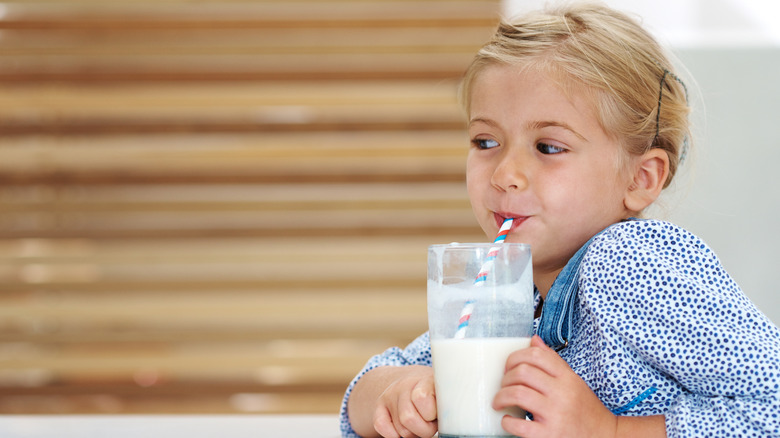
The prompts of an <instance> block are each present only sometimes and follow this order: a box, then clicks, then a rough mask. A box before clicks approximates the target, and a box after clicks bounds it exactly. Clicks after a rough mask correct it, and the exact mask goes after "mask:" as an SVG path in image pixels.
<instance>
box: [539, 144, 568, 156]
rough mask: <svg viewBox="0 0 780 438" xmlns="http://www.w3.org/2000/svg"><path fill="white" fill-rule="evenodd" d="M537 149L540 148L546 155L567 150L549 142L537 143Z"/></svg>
mask: <svg viewBox="0 0 780 438" xmlns="http://www.w3.org/2000/svg"><path fill="white" fill-rule="evenodd" d="M536 150H538V151H539V152H541V153H543V154H545V155H552V154H560V153H561V152H566V149H564V148H562V147H560V146H555V145H551V144H548V143H537V144H536Z"/></svg>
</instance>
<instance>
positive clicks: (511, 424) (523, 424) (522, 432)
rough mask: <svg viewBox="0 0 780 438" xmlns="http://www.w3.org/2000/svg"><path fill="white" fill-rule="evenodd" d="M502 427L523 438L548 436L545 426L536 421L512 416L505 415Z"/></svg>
mask: <svg viewBox="0 0 780 438" xmlns="http://www.w3.org/2000/svg"><path fill="white" fill-rule="evenodd" d="M501 427H502V428H503V429H504V430H505V431H507V432H508V433H511V434H512V435H514V436H521V437H523V438H536V437H539V438H542V437H546V436H548V434H547V432H546V431H545V428H544V425H542V424H539V423H537V422H536V421H531V420H526V419H525V418H516V417H512V416H511V415H505V416H504V418H503V419H502V420H501Z"/></svg>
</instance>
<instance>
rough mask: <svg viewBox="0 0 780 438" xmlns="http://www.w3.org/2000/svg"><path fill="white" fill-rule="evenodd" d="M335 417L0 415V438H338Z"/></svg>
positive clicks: (337, 423)
mask: <svg viewBox="0 0 780 438" xmlns="http://www.w3.org/2000/svg"><path fill="white" fill-rule="evenodd" d="M339 436H341V433H340V431H339V419H338V415H0V437H3V438H54V437H56V438H76V437H78V438H93V437H94V438H97V437H100V438H103V437H108V438H155V437H166V438H178V437H181V438H206V437H209V438H211V437H216V438H250V437H251V438H266V437H267V438H300V437H316V438H337V437H339Z"/></svg>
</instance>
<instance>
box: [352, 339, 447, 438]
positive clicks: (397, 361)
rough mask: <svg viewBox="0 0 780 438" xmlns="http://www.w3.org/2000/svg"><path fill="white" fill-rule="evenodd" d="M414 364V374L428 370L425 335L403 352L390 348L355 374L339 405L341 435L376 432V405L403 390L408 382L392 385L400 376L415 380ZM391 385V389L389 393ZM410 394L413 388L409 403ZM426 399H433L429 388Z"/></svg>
mask: <svg viewBox="0 0 780 438" xmlns="http://www.w3.org/2000/svg"><path fill="white" fill-rule="evenodd" d="M415 365H419V366H421V367H419V368H420V369H417V370H416V371H417V372H420V371H425V369H424V368H422V367H425V368H428V367H430V366H431V343H430V340H429V338H428V333H423V334H422V335H420V336H419V337H418V338H417V339H415V340H414V341H412V343H410V344H409V345H408V346H407V347H406V348H405V349H400V348H398V347H392V348H389V349H387V350H386V351H385V352H383V353H381V354H378V355H376V356H374V357H372V358H371V359H370V360H369V361H368V362H367V363H366V365H365V366H364V367H363V369H362V370H361V371H360V372H359V373H358V375H357V376H355V378H354V379H353V380H352V382H351V383H350V384H349V386H348V387H347V391H346V394H344V400H343V402H342V404H341V434H342V436H343V437H358V436H359V435H358V433H360V434H361V435H366V436H375V435H376V434H377V432H376V430H375V428H374V423H375V421H374V415H375V414H376V411H377V408H378V406H379V404H378V403H379V402H380V398H381V396H382V395H391V394H395V392H393V391H396V392H398V391H400V390H405V388H407V387H408V384H409V382H408V381H407V382H405V383H404V384H401V385H398V384H396V385H392V384H393V383H394V382H397V381H399V380H403V379H401V378H402V377H408V378H415V376H416V374H415V373H414V369H415V368H418V367H415ZM429 371H430V373H431V376H433V372H432V369H430V368H429ZM431 381H432V377H431ZM391 385H392V386H393V388H391V390H390V391H388V388H389V387H391ZM412 386H414V385H412ZM411 391H412V389H410V390H409V399H410V400H411ZM418 391H422V392H423V395H425V394H427V391H424V390H418ZM353 393H354V394H353ZM353 396H354V397H355V399H354V400H352V397H353ZM429 397H434V395H433V390H432V389H431V391H430V396H428V395H425V397H423V398H429ZM385 403H386V402H385ZM423 405H424V403H423ZM434 406H435V404H434ZM421 410H422V411H424V412H426V415H425V417H429V415H428V414H427V411H426V409H425V408H424V407H423V408H421ZM434 411H435V409H434ZM388 412H389V410H388ZM382 421H383V420H382V419H381V418H380V419H379V423H380V424H383V423H382ZM426 421H427V420H426ZM390 422H392V418H391V419H390ZM384 424H388V421H384ZM380 428H381V426H380ZM358 429H359V432H358ZM434 432H435V430H434ZM432 434H433V433H431V435H432ZM391 436H392V435H391Z"/></svg>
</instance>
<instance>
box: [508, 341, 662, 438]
mask: <svg viewBox="0 0 780 438" xmlns="http://www.w3.org/2000/svg"><path fill="white" fill-rule="evenodd" d="M501 385H502V388H501V390H500V391H499V392H498V394H496V397H495V399H494V401H493V407H494V408H495V409H504V408H507V407H510V406H519V407H520V408H522V409H525V410H526V411H528V412H530V413H531V414H533V417H534V421H527V420H525V419H521V418H514V417H511V416H506V417H504V420H503V422H502V426H503V427H504V429H505V430H506V431H507V432H510V433H512V434H514V435H517V436H523V437H526V438H536V437H539V438H542V437H559V436H582V437H599V438H602V437H603V438H623V437H625V438H663V437H666V426H665V422H664V417H663V416H661V415H656V416H651V417H620V416H616V415H614V414H612V412H610V411H609V409H607V408H606V406H604V405H603V404H602V403H601V401H600V400H599V399H598V397H597V396H596V394H595V393H594V392H593V391H592V390H591V389H590V387H588V385H587V384H586V383H585V381H583V380H582V378H580V376H578V375H577V374H576V373H575V372H574V371H573V370H572V369H571V368H570V367H569V364H567V363H566V361H564V360H563V359H562V358H561V357H560V356H558V354H557V353H556V352H555V351H553V350H552V349H551V348H550V347H548V346H547V345H545V343H544V341H542V339H541V338H540V337H539V336H534V337H533V339H532V340H531V346H530V347H529V348H526V349H523V350H518V351H516V352H514V353H512V354H511V355H510V356H509V359H508V360H507V369H506V373H505V374H504V378H503V380H502V382H501Z"/></svg>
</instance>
